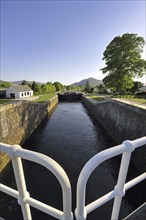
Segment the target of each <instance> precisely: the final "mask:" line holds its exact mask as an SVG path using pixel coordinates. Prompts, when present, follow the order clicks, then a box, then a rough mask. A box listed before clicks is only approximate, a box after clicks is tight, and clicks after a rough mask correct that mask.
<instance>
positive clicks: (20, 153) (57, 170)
mask: <svg viewBox="0 0 146 220" xmlns="http://www.w3.org/2000/svg"><path fill="white" fill-rule="evenodd" d="M0 150H1V152H5V153H7V154H8V155H9V156H10V157H11V158H12V160H13V158H17V157H20V158H23V159H26V160H29V161H32V162H35V163H38V164H40V165H42V166H44V167H45V168H47V169H48V170H49V171H51V172H52V173H53V174H54V175H55V176H56V178H57V179H58V181H59V183H60V185H61V187H62V192H63V216H62V217H61V219H67V220H68V219H72V218H73V215H72V212H71V185H70V181H69V179H68V176H67V174H66V173H65V171H64V170H63V168H62V167H61V166H60V165H59V164H58V163H57V162H56V161H54V160H53V159H51V158H50V157H48V156H46V155H44V154H41V153H37V152H33V151H30V150H25V149H22V148H21V146H19V145H12V146H11V145H7V144H3V143H0ZM28 198H30V197H29V196H28ZM26 200H27V198H26ZM28 200H29V199H28Z"/></svg>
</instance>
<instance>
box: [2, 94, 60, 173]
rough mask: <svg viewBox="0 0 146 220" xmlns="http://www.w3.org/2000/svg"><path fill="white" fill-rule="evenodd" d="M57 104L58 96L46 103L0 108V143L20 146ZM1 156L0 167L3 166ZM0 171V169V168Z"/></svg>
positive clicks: (27, 103) (28, 103)
mask: <svg viewBox="0 0 146 220" xmlns="http://www.w3.org/2000/svg"><path fill="white" fill-rule="evenodd" d="M57 104H58V96H56V97H54V98H52V99H51V100H50V101H48V102H44V103H41V104H40V103H36V102H28V101H19V102H15V103H11V104H7V105H2V106H1V108H0V142H2V143H5V144H20V145H22V144H23V143H24V141H25V140H26V139H27V138H28V137H29V136H30V135H31V134H32V133H33V131H34V130H35V129H36V128H37V127H38V125H39V124H40V123H41V122H42V120H43V119H44V118H45V117H46V116H48V115H50V114H51V112H52V110H53V109H54V108H55V106H56V105H57ZM4 158H5V161H6V156H4V155H3V154H1V156H0V159H1V165H0V167H1V166H4V164H3V161H4V160H3V159H4ZM0 169H1V168H0Z"/></svg>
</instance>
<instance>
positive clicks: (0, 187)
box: [0, 183, 19, 199]
mask: <svg viewBox="0 0 146 220" xmlns="http://www.w3.org/2000/svg"><path fill="white" fill-rule="evenodd" d="M0 191H2V192H4V193H6V194H8V195H10V196H12V197H14V198H16V199H18V196H19V192H18V191H17V190H15V189H12V188H10V187H8V186H5V185H3V184H1V183H0Z"/></svg>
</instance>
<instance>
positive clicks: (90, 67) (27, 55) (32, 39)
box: [1, 0, 146, 85]
mask: <svg viewBox="0 0 146 220" xmlns="http://www.w3.org/2000/svg"><path fill="white" fill-rule="evenodd" d="M145 14H146V12H145V1H144V0H135V1H132V0H127V1H126V0H125V1H118V0H114V1H111V0H108V1H104V0H103V1H98V0H97V1H49V0H48V1H41V0H40V1H35V0H33V1H29V0H26V1H21V0H19V1H18V0H17V1H13V0H9V1H8V0H1V79H2V80H6V81H14V80H22V79H25V80H35V81H39V82H48V81H52V82H55V81H60V82H61V83H62V84H65V85H67V84H71V83H73V82H77V81H80V80H82V79H84V78H88V77H94V78H96V79H103V78H104V77H105V75H103V74H102V73H101V71H99V69H100V68H102V67H103V66H104V62H103V61H102V58H103V52H104V50H105V49H106V46H107V45H108V44H109V43H110V41H111V40H112V39H113V38H114V37H116V36H118V35H123V34H124V33H127V32H128V33H137V34H138V35H139V36H142V37H144V38H145V34H146V32H145ZM143 81H144V78H143Z"/></svg>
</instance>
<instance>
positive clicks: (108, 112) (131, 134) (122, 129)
mask: <svg viewBox="0 0 146 220" xmlns="http://www.w3.org/2000/svg"><path fill="white" fill-rule="evenodd" d="M82 102H83V104H84V105H85V106H86V107H87V109H88V110H89V111H90V112H91V114H92V115H93V116H94V117H95V118H96V120H97V121H98V122H99V123H100V124H101V125H102V126H103V127H104V129H105V130H106V132H107V133H108V134H109V135H110V136H111V137H112V139H113V140H114V141H115V142H116V143H117V144H121V143H122V142H123V141H124V140H134V139H137V138H140V137H143V136H146V110H145V109H142V108H138V107H135V106H131V105H128V104H125V103H122V102H118V101H115V100H110V99H109V100H103V101H100V102H97V101H95V100H93V99H91V98H89V97H86V96H83V97H82ZM132 161H133V162H134V164H135V167H136V168H137V169H138V170H140V172H145V170H146V147H145V146H143V147H140V148H138V149H136V150H135V151H134V152H133V153H132Z"/></svg>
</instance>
